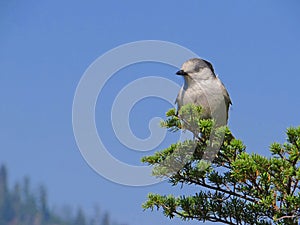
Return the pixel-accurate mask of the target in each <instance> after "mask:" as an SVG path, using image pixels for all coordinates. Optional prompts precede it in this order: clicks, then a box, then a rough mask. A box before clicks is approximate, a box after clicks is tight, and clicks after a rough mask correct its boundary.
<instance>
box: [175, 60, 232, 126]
mask: <svg viewBox="0 0 300 225" xmlns="http://www.w3.org/2000/svg"><path fill="white" fill-rule="evenodd" d="M176 74H177V75H181V76H183V78H184V84H183V86H182V87H181V89H180V91H179V93H178V96H177V98H176V103H177V106H178V112H179V110H180V108H181V107H182V106H183V105H186V104H195V105H200V106H201V107H202V110H203V111H202V118H203V119H215V121H216V125H218V126H222V125H226V124H227V120H228V109H229V106H230V105H231V100H230V97H229V94H228V92H227V90H226V88H225V87H224V85H223V83H222V82H221V81H220V79H219V78H218V77H217V76H216V74H215V72H214V69H213V66H212V64H211V63H210V62H208V61H206V60H203V59H198V58H193V59H189V60H188V61H186V62H185V63H183V65H182V67H181V70H179V71H178V72H177V73H176Z"/></svg>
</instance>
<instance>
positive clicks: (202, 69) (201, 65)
mask: <svg viewBox="0 0 300 225" xmlns="http://www.w3.org/2000/svg"><path fill="white" fill-rule="evenodd" d="M176 74H177V75H181V76H184V77H185V79H193V80H206V79H210V78H214V77H215V76H216V75H215V73H214V69H213V66H212V64H211V63H210V62H208V61H206V60H204V59H199V58H193V59H189V60H188V61H186V62H185V63H183V65H182V67H181V69H180V70H179V71H178V72H177V73H176Z"/></svg>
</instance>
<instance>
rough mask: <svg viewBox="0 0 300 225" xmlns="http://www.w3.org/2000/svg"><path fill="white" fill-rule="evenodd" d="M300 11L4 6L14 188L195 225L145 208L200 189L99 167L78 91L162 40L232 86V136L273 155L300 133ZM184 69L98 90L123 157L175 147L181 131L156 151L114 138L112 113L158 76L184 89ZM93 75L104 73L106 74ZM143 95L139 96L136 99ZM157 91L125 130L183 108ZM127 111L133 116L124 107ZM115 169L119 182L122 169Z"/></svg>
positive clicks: (116, 152) (4, 117) (114, 149)
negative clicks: (88, 154)
mask: <svg viewBox="0 0 300 225" xmlns="http://www.w3.org/2000/svg"><path fill="white" fill-rule="evenodd" d="M299 7H300V3H299V1H297V0H290V1H277V0H275V1H274V0H266V1H259V0H253V1H233V0H228V1H216V0H211V1H203V0H189V1H177V0H175V1H174V0H173V1H170V0H165V1H157V0H153V1H136V0H129V1H115V0H113V1H95V0H90V1H58V0H53V1H46V0H43V1H33V0H28V1H23V2H20V1H16V0H11V1H8V0H3V1H1V2H0V99H1V104H0V115H1V117H0V124H1V125H0V140H1V142H0V145H1V147H0V153H1V154H0V163H4V164H5V165H6V166H7V167H8V170H9V177H10V182H11V183H13V182H15V181H17V180H21V179H22V178H23V177H24V176H25V175H27V176H29V177H30V178H31V181H32V186H36V185H38V184H44V185H45V186H46V187H47V189H48V194H49V200H50V204H51V206H52V207H53V206H59V205H63V204H69V205H72V206H74V207H77V206H79V205H80V206H82V207H83V208H85V209H86V211H88V212H91V211H92V208H93V205H94V204H95V203H98V204H99V205H100V207H101V209H102V210H103V211H108V212H110V214H111V217H112V218H114V220H116V221H118V222H122V223H127V224H128V225H150V224H159V223H160V224H166V225H168V224H175V223H176V224H195V222H181V221H180V220H177V219H175V220H169V219H167V218H165V217H164V216H163V215H162V213H161V212H150V211H145V212H143V210H142V209H141V204H142V203H143V202H144V201H145V200H146V196H147V193H149V192H153V193H160V194H169V193H173V194H175V195H180V194H191V193H194V192H196V191H197V190H199V188H197V187H183V189H180V188H179V187H171V186H170V184H168V183H167V182H159V183H157V184H153V185H149V186H143V185H142V186H139V187H137V186H135V187H133V186H128V185H122V184H118V183H115V182H112V181H110V180H108V179H106V178H104V177H103V176H101V175H99V174H98V173H97V172H96V171H95V170H94V169H93V168H92V167H90V166H89V163H88V162H87V161H86V160H85V159H84V157H83V156H82V154H81V150H82V149H80V148H79V147H78V145H77V142H76V139H75V136H74V132H73V125H72V106H73V101H74V96H75V93H76V88H77V86H78V85H79V84H80V80H81V79H82V77H83V76H84V74H86V72H87V71H88V68H91V67H90V66H91V65H95V64H93V62H96V61H97V59H99V57H101V56H103V55H107V52H109V51H110V50H112V49H114V48H116V47H118V46H120V45H124V44H128V43H132V42H136V41H143V40H158V41H164V42H170V43H174V44H177V45H178V46H183V47H185V48H187V49H189V50H191V51H192V52H194V53H195V54H197V55H199V56H200V57H202V58H204V59H206V60H209V61H210V62H211V63H212V64H213V66H214V68H215V71H216V73H217V74H218V76H219V78H220V79H221V80H222V81H223V83H224V84H225V86H226V88H227V89H228V92H229V93H230V97H231V99H232V102H233V105H232V107H231V109H230V118H229V127H230V128H231V130H232V132H233V133H234V135H235V136H236V137H237V138H239V139H241V140H243V142H244V144H245V145H246V146H247V151H248V152H255V153H259V154H262V155H265V156H269V155H270V154H269V151H268V147H269V146H270V144H271V143H272V142H274V141H278V142H284V141H285V130H286V128H288V127H290V126H299V125H300V118H299V109H300V101H299V98H298V97H299V84H300V76H299V75H300V74H299V60H300V42H299V40H300V28H299V21H300V20H299V19H300V15H299ZM154 50H156V49H154ZM154 52H155V51H154ZM162 52H163V49H162V50H161V53H162ZM130 54H131V53H130V51H129V52H128V57H131V56H130ZM141 54H147V51H146V52H142V53H141ZM170 54H171V53H170ZM135 56H136V57H139V55H135ZM177 56H178V57H177ZM118 57H119V58H120V57H121V58H122V57H126V55H125V56H124V55H123V56H118ZM174 57H175V56H174ZM175 58H177V59H178V58H179V59H181V58H183V55H180V54H179V55H176V57H175ZM183 61H184V60H183ZM183 61H182V62H183ZM110 65H111V63H110V62H107V63H106V64H105V65H100V68H102V67H101V66H103V67H106V66H107V67H109V66H110ZM179 66H180V65H178V66H172V65H167V64H164V63H159V62H141V63H135V64H132V65H129V66H127V67H125V66H124V68H120V69H119V70H117V71H115V73H114V74H112V75H111V76H110V78H109V79H108V80H107V81H106V82H105V85H104V86H103V88H102V89H101V90H99V96H98V98H97V103H96V106H95V118H94V120H95V123H96V128H97V132H98V135H99V137H100V138H101V140H102V141H103V144H104V145H105V148H106V149H107V150H108V152H109V153H110V154H111V155H112V156H113V157H115V158H116V159H118V160H119V161H121V162H124V163H126V164H130V165H135V166H138V167H141V166H142V164H141V163H140V158H141V157H142V156H144V155H150V154H153V153H154V151H156V150H159V149H161V148H164V147H166V146H168V144H171V143H172V142H174V140H177V138H178V135H177V136H176V134H167V135H166V138H165V139H164V140H163V142H162V143H160V144H158V146H156V147H155V148H153V149H152V150H150V151H137V150H133V149H131V148H129V147H126V145H124V143H122V141H121V140H120V139H118V136H117V135H116V134H115V132H114V129H113V127H112V123H111V112H112V106H113V103H114V100H115V99H117V98H118V93H119V92H120V91H121V90H122V89H123V88H124V87H127V86H128V85H129V87H130V85H131V84H132V83H134V82H135V81H137V80H139V79H141V81H143V80H144V81H145V78H146V77H148V76H152V78H153V77H160V78H165V79H167V80H168V81H170V82H172V83H173V84H174V83H175V84H178V85H179V86H181V85H182V83H183V80H182V78H181V77H178V76H176V75H175V73H176V71H177V70H178V68H176V67H179ZM95 74H96V75H97V76H99V77H98V78H101V77H103V76H104V74H102V73H101V69H100V70H99V72H98V71H96V72H95ZM99 82H100V81H99ZM97 85H99V86H100V85H101V84H100V83H99V84H98V83H97ZM149 86H150V83H149ZM155 87H156V86H155ZM157 87H160V86H159V84H158V85H157ZM152 89H153V90H156V89H155V88H154V87H152ZM86 90H89V87H86ZM163 90H165V91H169V90H170V91H169V92H168V94H170V96H174V100H175V98H176V95H177V90H174V89H168V88H165V86H164V85H162V86H161V87H160V90H159V92H161V91H163ZM100 91H101V92H100ZM144 91H145V89H143V88H140V89H136V92H135V94H136V95H140V94H143V92H144ZM159 94H160V93H158V95H157V96H156V95H155V94H154V95H152V96H148V97H146V98H144V99H142V100H140V101H138V102H137V103H136V104H135V105H134V106H133V107H132V108H131V110H130V111H129V116H128V120H127V121H125V122H127V123H128V124H129V125H130V128H131V129H132V132H133V134H134V135H135V136H137V137H138V138H140V139H147V137H149V136H151V132H150V131H149V128H148V125H149V121H150V120H151V119H152V118H153V117H161V118H164V113H165V112H166V111H167V110H168V109H169V108H171V107H173V105H172V103H170V102H169V101H167V100H166V99H162V98H159ZM129 100H130V99H128V101H129ZM123 103H124V102H123ZM118 113H119V114H118ZM118 113H117V116H120V115H123V114H122V113H123V111H122V110H119V111H118ZM157 127H158V125H157ZM157 129H158V130H159V129H160V128H157ZM83 132H85V131H83ZM88 134H89V133H88V131H87V135H88ZM95 161H96V163H97V160H95ZM100 161H101V160H100ZM100 163H101V162H99V164H100ZM109 169H110V170H111V171H113V172H115V173H117V174H118V170H116V168H114V167H111V168H109ZM130 176H131V177H134V176H132V174H131V175H128V177H130ZM123 178H124V177H123ZM207 224H210V223H207Z"/></svg>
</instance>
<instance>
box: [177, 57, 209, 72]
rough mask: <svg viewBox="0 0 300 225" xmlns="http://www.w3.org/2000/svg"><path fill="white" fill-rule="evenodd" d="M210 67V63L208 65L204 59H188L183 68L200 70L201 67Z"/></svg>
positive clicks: (191, 70)
mask: <svg viewBox="0 0 300 225" xmlns="http://www.w3.org/2000/svg"><path fill="white" fill-rule="evenodd" d="M205 67H207V68H209V65H207V63H206V62H205V61H203V60H202V59H197V58H194V59H189V60H188V61H186V62H185V63H183V65H182V67H181V69H182V70H183V71H185V72H187V73H188V72H198V71H199V70H200V68H205Z"/></svg>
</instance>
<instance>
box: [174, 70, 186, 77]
mask: <svg viewBox="0 0 300 225" xmlns="http://www.w3.org/2000/svg"><path fill="white" fill-rule="evenodd" d="M176 74H177V75H181V76H186V75H188V74H187V73H186V72H184V71H183V70H179V71H177V72H176Z"/></svg>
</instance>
